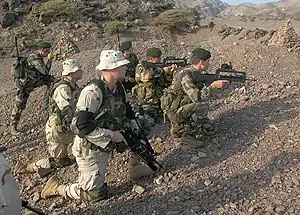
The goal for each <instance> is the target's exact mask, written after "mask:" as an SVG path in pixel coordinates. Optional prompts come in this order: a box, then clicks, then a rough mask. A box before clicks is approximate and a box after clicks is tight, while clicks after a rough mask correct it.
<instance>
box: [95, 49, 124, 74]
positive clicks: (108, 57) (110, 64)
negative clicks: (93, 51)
mask: <svg viewBox="0 0 300 215" xmlns="http://www.w3.org/2000/svg"><path fill="white" fill-rule="evenodd" d="M128 63H130V61H129V60H126V59H125V57H124V56H123V54H122V52H120V51H115V50H103V51H102V52H101V55H100V63H99V65H98V66H97V67H96V69H97V70H100V71H101V70H106V69H108V70H110V69H116V68H118V67H120V66H124V65H126V64H128Z"/></svg>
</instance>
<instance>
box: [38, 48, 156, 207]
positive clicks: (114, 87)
mask: <svg viewBox="0 0 300 215" xmlns="http://www.w3.org/2000/svg"><path fill="white" fill-rule="evenodd" d="M128 63H129V61H128V60H126V59H125V58H124V56H123V55H122V53H121V52H120V51H115V50H103V51H102V52H101V56H100V64H99V65H98V66H97V67H96V69H97V70H100V73H101V76H100V77H99V78H98V79H96V80H93V81H91V82H90V83H89V84H88V85H87V86H86V87H85V88H83V90H82V91H81V93H80V96H79V98H78V103H77V107H76V108H77V109H76V113H75V117H74V118H73V120H72V126H71V127H72V130H73V131H74V133H76V134H77V135H76V136H75V140H74V145H73V147H72V152H73V155H74V156H75V157H76V162H77V164H78V170H79V178H78V183H75V184H68V185H60V184H59V182H58V181H57V179H56V177H55V176H53V177H51V178H50V179H49V180H48V182H47V184H46V185H45V187H44V189H43V190H42V193H41V197H42V198H47V197H50V196H53V195H62V196H65V197H69V198H72V199H81V200H84V201H91V200H92V201H99V200H102V199H105V198H107V192H108V191H107V185H106V183H105V176H106V172H107V166H108V158H109V152H110V151H112V150H115V149H120V148H124V147H121V146H122V145H123V144H124V143H122V142H125V141H126V140H125V139H124V137H123V135H122V134H121V133H120V131H112V130H110V129H109V128H107V127H106V126H104V127H103V126H99V123H100V122H99V123H95V120H99V119H96V116H97V115H98V113H101V111H103V110H105V109H108V110H110V112H111V114H112V115H113V117H115V118H116V119H117V120H118V121H119V122H120V123H125V122H129V123H130V124H131V126H134V127H135V126H137V124H136V123H135V120H134V117H135V116H134V112H133V111H132V109H131V106H130V104H129V102H128V101H127V98H126V92H125V89H124V87H123V85H122V84H121V82H120V81H122V80H124V78H125V72H126V66H125V65H127V64H128ZM118 151H119V152H122V151H124V149H123V150H118ZM152 174H154V172H153V171H152V170H151V169H150V168H149V167H148V166H145V165H143V164H142V163H141V162H140V161H139V160H138V158H137V157H136V156H135V155H133V154H132V155H131V160H130V167H129V177H130V178H131V179H137V178H139V177H142V176H148V175H152Z"/></svg>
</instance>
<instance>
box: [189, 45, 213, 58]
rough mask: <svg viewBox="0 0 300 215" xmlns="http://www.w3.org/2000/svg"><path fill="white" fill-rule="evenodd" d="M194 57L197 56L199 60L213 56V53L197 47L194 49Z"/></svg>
mask: <svg viewBox="0 0 300 215" xmlns="http://www.w3.org/2000/svg"><path fill="white" fill-rule="evenodd" d="M192 57H194V58H197V59H199V60H207V59H209V58H210V57H211V54H210V52H209V51H207V50H205V49H202V48H196V49H194V50H193V51H192Z"/></svg>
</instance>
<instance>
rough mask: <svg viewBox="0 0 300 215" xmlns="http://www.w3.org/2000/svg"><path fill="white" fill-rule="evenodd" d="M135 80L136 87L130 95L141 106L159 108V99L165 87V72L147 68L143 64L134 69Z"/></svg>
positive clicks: (159, 69) (160, 69)
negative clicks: (139, 102) (141, 104)
mask: <svg viewBox="0 0 300 215" xmlns="http://www.w3.org/2000/svg"><path fill="white" fill-rule="evenodd" d="M135 80H136V82H137V85H136V86H135V87H134V88H133V89H132V94H133V95H134V96H136V98H137V99H138V100H139V101H141V102H142V103H143V104H148V105H151V106H152V107H155V108H159V107H160V97H161V96H162V94H163V89H164V88H165V87H166V72H165V71H164V70H163V69H162V68H147V67H145V65H144V62H142V63H140V64H138V66H137V68H136V74H135Z"/></svg>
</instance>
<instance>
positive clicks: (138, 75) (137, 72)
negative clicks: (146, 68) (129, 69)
mask: <svg viewBox="0 0 300 215" xmlns="http://www.w3.org/2000/svg"><path fill="white" fill-rule="evenodd" d="M142 71H143V66H142V65H141V64H138V65H137V67H136V69H135V81H136V82H141V81H142Z"/></svg>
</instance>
